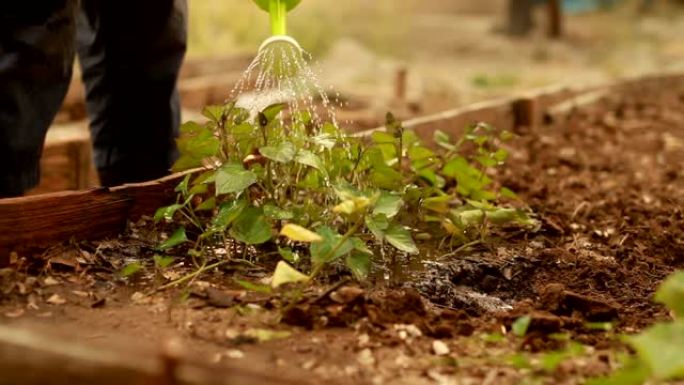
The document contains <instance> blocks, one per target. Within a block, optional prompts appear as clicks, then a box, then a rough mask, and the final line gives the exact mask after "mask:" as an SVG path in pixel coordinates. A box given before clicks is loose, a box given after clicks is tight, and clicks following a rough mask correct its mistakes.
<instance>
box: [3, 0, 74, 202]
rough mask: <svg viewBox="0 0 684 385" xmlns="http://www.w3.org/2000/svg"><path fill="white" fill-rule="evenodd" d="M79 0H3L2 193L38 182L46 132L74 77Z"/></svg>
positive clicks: (14, 192)
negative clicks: (29, 2) (77, 3)
mask: <svg viewBox="0 0 684 385" xmlns="http://www.w3.org/2000/svg"><path fill="white" fill-rule="evenodd" d="M75 11H76V1H73V0H41V1H35V2H31V4H27V2H22V1H18V0H3V1H0V197H9V196H18V195H22V194H23V193H24V191H26V190H28V189H30V188H31V187H34V186H35V185H37V184H38V181H39V176H40V166H39V162H40V156H41V153H42V149H43V142H44V141H45V133H46V132H47V129H48V127H49V126H50V123H51V122H52V120H53V119H54V117H55V115H56V114H57V111H58V110H59V107H60V106H61V103H62V100H63V99H64V96H65V95H66V92H67V89H68V88H69V82H70V80H71V73H72V68H73V62H74V39H75Z"/></svg>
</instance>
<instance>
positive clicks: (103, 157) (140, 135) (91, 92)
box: [77, 0, 187, 186]
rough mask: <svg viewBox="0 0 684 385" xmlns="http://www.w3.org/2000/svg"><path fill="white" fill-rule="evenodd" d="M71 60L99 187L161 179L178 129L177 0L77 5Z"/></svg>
mask: <svg viewBox="0 0 684 385" xmlns="http://www.w3.org/2000/svg"><path fill="white" fill-rule="evenodd" d="M81 2H82V6H81V7H82V9H81V14H80V16H79V19H78V41H77V42H78V44H77V45H78V55H79V60H80V63H81V69H82V72H83V81H84V83H85V84H86V96H87V107H88V114H89V115H90V128H91V133H92V139H93V148H94V153H95V154H94V155H95V165H96V167H97V169H98V173H99V175H100V181H101V184H102V185H103V186H114V185H119V184H122V183H130V182H140V181H145V180H151V179H155V178H159V177H161V176H164V175H166V174H168V172H169V169H170V167H171V165H172V163H173V161H174V160H175V157H176V147H175V140H174V139H175V137H176V136H177V134H178V126H179V124H180V103H179V98H178V91H177V88H176V80H177V77H178V72H179V71H180V67H181V64H182V61H183V57H184V55H185V46H186V36H187V20H186V19H187V7H186V3H185V0H145V1H140V0H116V1H112V0H81Z"/></svg>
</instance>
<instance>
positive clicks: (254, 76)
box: [230, 37, 337, 126]
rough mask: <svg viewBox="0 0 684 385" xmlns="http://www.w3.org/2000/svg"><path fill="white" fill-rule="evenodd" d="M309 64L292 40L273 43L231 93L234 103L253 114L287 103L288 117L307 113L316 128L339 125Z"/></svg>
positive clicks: (333, 110)
mask: <svg viewBox="0 0 684 385" xmlns="http://www.w3.org/2000/svg"><path fill="white" fill-rule="evenodd" d="M310 61H311V55H310V54H308V53H307V52H306V51H304V50H302V49H301V48H300V47H299V45H298V44H297V43H296V41H294V40H293V39H291V38H285V37H284V38H279V39H271V40H270V41H267V42H265V44H264V45H262V47H261V48H260V49H259V52H258V54H257V56H256V57H255V58H254V60H253V61H252V63H251V64H250V65H249V67H248V68H247V70H246V71H245V72H244V73H243V75H242V77H241V78H240V80H239V82H238V83H237V85H236V86H235V88H234V89H233V90H232V92H231V95H230V96H231V99H233V100H237V105H238V106H239V107H242V108H245V109H247V110H249V111H251V112H252V113H253V114H256V113H257V112H259V111H261V110H263V109H264V108H266V107H268V106H269V105H272V104H275V103H286V104H287V105H288V108H287V111H286V112H287V113H286V114H284V116H285V117H287V116H289V117H292V116H293V115H294V114H295V113H302V112H308V113H309V114H310V116H311V120H312V123H313V124H314V125H315V126H321V125H322V124H323V123H325V122H330V123H333V124H335V125H337V118H336V112H335V110H336V103H333V101H331V99H330V97H329V96H328V94H327V93H326V92H325V90H324V89H323V87H322V86H321V84H320V82H319V80H318V77H317V75H316V73H315V72H314V70H313V68H312V67H311V66H310V64H309V62H310ZM283 119H286V118H283Z"/></svg>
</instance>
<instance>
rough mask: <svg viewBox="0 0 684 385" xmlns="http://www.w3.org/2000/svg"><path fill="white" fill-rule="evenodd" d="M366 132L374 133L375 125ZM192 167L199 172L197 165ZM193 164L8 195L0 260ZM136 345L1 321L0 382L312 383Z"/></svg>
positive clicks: (553, 91) (121, 207) (101, 214)
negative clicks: (136, 177) (78, 338)
mask: <svg viewBox="0 0 684 385" xmlns="http://www.w3.org/2000/svg"><path fill="white" fill-rule="evenodd" d="M673 81H684V74H668V75H660V76H648V77H641V78H637V79H631V80H624V81H621V82H618V83H614V84H608V85H600V86H591V87H584V88H578V89H573V88H567V87H566V88H550V89H549V88H547V89H542V90H538V91H535V92H532V93H529V94H526V95H522V96H518V97H514V98H509V99H502V100H496V101H492V102H485V103H477V104H474V105H471V106H467V107H463V108H458V109H454V110H449V111H445V112H442V113H439V114H435V115H431V116H426V117H422V118H417V119H412V120H408V121H406V122H405V123H404V125H405V127H406V128H410V129H413V130H414V131H415V132H416V133H417V134H418V135H419V136H420V137H422V138H423V139H424V140H426V141H427V142H428V143H430V142H432V136H433V133H434V132H435V131H436V130H442V131H444V132H446V133H449V134H452V135H458V134H459V133H460V131H461V130H462V129H463V127H465V126H467V125H468V124H471V123H473V122H478V121H485V122H487V123H489V124H491V125H493V126H495V127H497V128H500V129H507V130H511V131H514V132H516V131H519V130H518V129H519V128H521V127H528V128H529V129H532V130H534V129H535V128H536V127H539V126H541V125H543V124H553V123H557V122H561V121H562V120H563V119H564V118H565V117H566V116H567V115H568V114H569V113H571V112H572V111H573V110H575V109H576V108H578V107H585V106H587V105H591V104H593V103H597V102H598V101H600V100H601V99H602V98H604V97H605V96H608V95H611V94H616V93H620V92H622V91H623V90H625V89H628V88H632V87H651V86H660V85H662V86H663V87H666V86H667V85H668V83H670V82H673ZM379 129H382V128H377V129H374V130H368V131H363V132H361V133H358V134H357V135H360V136H366V135H369V134H370V133H372V132H373V131H375V130H379ZM190 172H192V171H190ZM186 174H187V173H181V174H174V175H171V176H168V177H166V178H163V179H159V180H155V181H151V182H146V183H139V184H129V185H124V186H120V187H115V188H111V189H107V188H98V189H91V190H87V191H77V192H60V193H52V194H44V195H36V196H30V197H23V198H11V199H3V200H0V228H1V229H2V231H1V232H0V268H2V267H3V266H7V265H8V264H9V262H10V260H11V256H10V251H12V250H18V251H19V252H23V250H26V249H32V248H44V247H48V246H50V245H52V244H55V243H60V242H65V241H69V240H76V241H78V240H85V239H96V238H103V237H108V236H116V235H117V234H119V233H120V232H121V231H123V230H124V229H125V227H126V223H127V221H129V220H136V219H137V218H139V217H141V216H142V215H151V214H153V213H154V211H155V210H156V208H158V207H160V206H163V205H165V204H168V203H169V202H170V201H171V200H173V199H174V197H175V193H174V188H175V186H176V185H177V184H178V182H179V181H180V180H181V179H182V178H183V177H184V176H185V175H186ZM136 354H137V355H134V354H130V351H129V350H127V349H126V348H123V349H122V348H117V347H115V346H108V347H106V348H98V347H94V346H85V345H80V344H78V343H75V342H73V341H71V340H70V339H68V338H63V337H61V336H56V335H54V334H52V333H50V332H45V331H42V330H41V329H35V328H31V327H29V328H27V327H26V326H24V327H11V326H6V325H0V371H1V372H2V373H3V376H1V377H0V385H3V384H15V383H22V384H27V385H32V384H39V383H45V380H46V379H52V380H55V379H59V380H60V381H62V382H54V381H53V382H50V383H56V384H61V383H64V384H66V383H102V384H109V383H112V384H114V383H140V384H157V385H173V384H228V383H230V384H238V385H239V384H256V385H260V384H289V383H306V381H304V382H302V381H301V380H298V381H293V380H289V379H285V378H274V377H272V376H269V375H267V374H264V373H256V372H252V371H250V370H248V369H244V368H238V367H226V368H224V369H220V370H219V369H216V368H213V367H212V368H209V367H207V366H206V364H204V365H202V364H198V363H193V362H191V361H189V360H186V359H185V358H181V357H180V356H177V355H176V353H175V350H174V349H172V348H169V347H168V346H166V345H164V346H161V347H159V348H158V349H156V350H153V351H144V350H143V351H142V352H139V353H136Z"/></svg>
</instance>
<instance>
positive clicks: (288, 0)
mask: <svg viewBox="0 0 684 385" xmlns="http://www.w3.org/2000/svg"><path fill="white" fill-rule="evenodd" d="M272 1H277V2H279V3H284V4H285V6H286V7H287V10H288V11H291V10H293V9H294V8H295V7H296V6H297V5H299V3H301V2H302V0H254V3H255V4H256V5H258V6H259V8H261V9H263V10H264V11H266V12H269V11H270V4H271V2H272Z"/></svg>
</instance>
